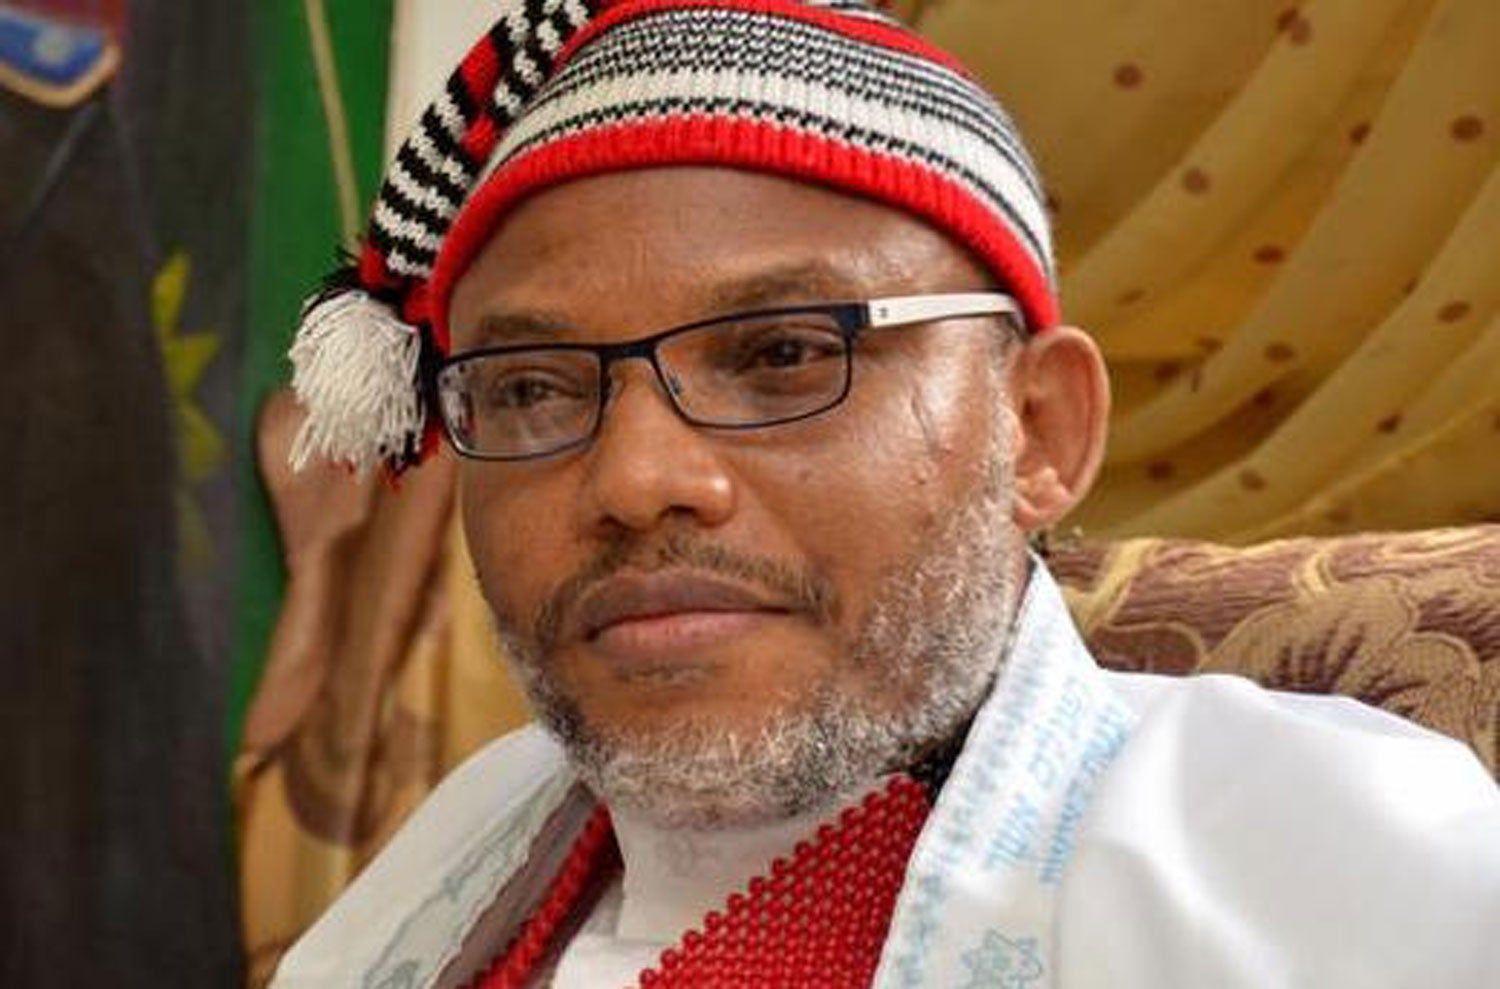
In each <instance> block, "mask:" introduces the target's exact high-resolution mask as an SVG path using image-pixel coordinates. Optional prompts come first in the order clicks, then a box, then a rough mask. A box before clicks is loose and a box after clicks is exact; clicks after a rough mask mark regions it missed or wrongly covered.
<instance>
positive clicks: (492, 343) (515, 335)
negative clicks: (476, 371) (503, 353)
mask: <svg viewBox="0 0 1500 989" xmlns="http://www.w3.org/2000/svg"><path fill="white" fill-rule="evenodd" d="M571 328H572V324H571V323H569V322H568V321H567V320H565V319H562V318H561V317H558V316H553V315H550V314H548V313H545V312H534V311H531V310H525V309H518V310H513V311H499V312H488V313H485V314H484V315H483V316H480V317H479V324H478V325H477V326H476V327H475V328H474V343H475V345H476V346H479V347H498V346H504V345H505V344H509V343H550V342H551V341H553V340H556V339H557V338H558V336H559V335H560V334H561V333H563V332H564V331H566V330H568V329H571Z"/></svg>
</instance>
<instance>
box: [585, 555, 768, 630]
mask: <svg viewBox="0 0 1500 989" xmlns="http://www.w3.org/2000/svg"><path fill="white" fill-rule="evenodd" d="M787 610H789V609H788V608H787V607H786V606H785V605H784V604H782V603H780V602H777V601H772V600H768V599H766V598H765V597H764V596H762V595H760V594H757V593H756V592H755V591H753V590H751V589H749V588H747V587H744V586H742V585H739V584H735V583H732V582H729V581H725V580H720V579H717V578H714V577H707V576H704V575H702V574H694V573H681V572H679V573H656V574H629V575H622V576H617V577H611V578H609V579H608V580H605V581H604V582H602V583H600V584H599V585H598V586H596V587H595V588H594V589H593V590H592V591H591V592H589V593H588V594H587V595H585V596H584V598H583V600H582V601H581V602H579V605H578V610H577V618H576V622H575V623H574V628H575V631H576V634H577V635H578V637H580V638H582V639H585V640H592V639H595V638H597V637H598V636H599V633H601V632H603V631H604V630H606V629H608V628H609V627H610V626H612V625H616V624H619V623H620V622H627V621H635V620H639V619H646V618H662V617H666V616H670V615H680V614H684V613H692V612H747V611H787Z"/></svg>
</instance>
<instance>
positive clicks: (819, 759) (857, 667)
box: [496, 423, 1022, 830]
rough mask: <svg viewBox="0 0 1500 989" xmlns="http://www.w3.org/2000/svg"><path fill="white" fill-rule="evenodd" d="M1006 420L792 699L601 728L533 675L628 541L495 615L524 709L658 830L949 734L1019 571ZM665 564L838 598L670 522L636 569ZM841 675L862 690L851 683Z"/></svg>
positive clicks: (821, 787)
mask: <svg viewBox="0 0 1500 989" xmlns="http://www.w3.org/2000/svg"><path fill="white" fill-rule="evenodd" d="M1004 425H1005V424H1004V423H996V428H995V429H994V430H993V432H992V440H991V443H990V446H991V449H990V451H989V456H988V459H987V464H988V467H987V470H986V471H985V474H984V476H983V477H982V478H981V479H980V481H979V482H978V483H977V484H976V485H975V486H974V488H973V490H971V491H970V492H968V493H967V495H966V497H965V498H964V500H963V501H962V502H961V504H959V505H958V506H957V508H956V510H955V511H953V512H952V513H951V514H950V515H948V517H947V518H946V520H944V521H943V522H941V523H940V524H938V525H936V526H934V531H932V532H928V533H924V534H922V538H919V539H917V540H915V542H914V545H916V546H918V547H920V548H919V549H918V550H917V552H916V553H914V554H913V555H912V556H911V557H909V558H907V559H905V560H903V561H901V562H900V563H899V564H898V565H896V566H893V567H892V568H891V569H890V570H889V571H888V572H887V573H886V574H884V575H883V577H882V578H881V580H880V581H879V583H878V586H877V592H876V594H875V596H874V597H873V599H872V601H871V604H870V606H869V608H868V610H867V613H866V615H865V616H864V618H863V620H862V622H861V625H860V627H859V629H858V630H857V633H856V636H855V638H854V640H853V642H852V645H851V647H850V649H849V650H848V652H847V654H846V656H845V657H843V660H842V662H841V663H840V664H835V668H833V669H831V670H830V671H829V672H828V673H827V674H826V675H825V676H824V677H823V678H821V679H820V680H819V681H818V682H816V683H814V684H813V685H812V686H811V687H810V688H809V689H807V690H804V691H803V692H802V694H801V696H798V697H795V698H789V699H785V700H781V701H779V702H776V703H773V706H771V708H770V709H769V710H768V711H767V712H766V714H765V717H764V718H763V719H762V720H761V721H760V723H759V724H758V725H756V726H754V727H751V728H736V727H730V726H726V725H724V724H723V723H722V721H715V720H712V719H692V718H686V719H678V720H674V722H673V723H672V724H671V725H670V726H667V727H663V728H657V729H652V730H638V731H621V730H611V729H606V728H605V727H603V726H598V725H594V724H591V723H590V722H589V721H588V720H587V719H586V718H585V717H584V715H583V713H582V711H581V709H580V707H579V705H578V704H577V703H576V701H575V700H574V699H573V698H572V697H570V696H568V695H567V694H566V693H565V692H564V691H562V690H561V689H560V688H559V685H558V684H557V682H556V681H555V680H554V679H552V678H551V677H549V676H548V675H547V672H546V662H545V658H546V656H547V654H548V651H549V643H550V641H551V640H552V639H553V638H554V636H555V631H556V628H557V625H558V620H559V619H558V616H559V615H560V614H561V613H562V612H563V611H564V610H565V609H566V607H567V604H566V602H568V601H570V600H576V597H577V596H578V595H579V594H581V593H582V591H583V590H584V589H585V588H587V587H588V586H592V584H594V583H595V582H597V581H598V580H600V579H603V578H604V577H606V576H608V575H609V574H611V573H614V572H615V571H617V570H619V569H621V568H622V567H624V566H625V565H627V564H628V563H630V562H632V559H633V557H634V554H632V553H630V552H629V551H628V548H620V547H615V548H613V549H611V550H609V551H607V552H606V553H605V554H604V555H603V556H601V558H600V559H599V560H596V561H595V562H594V564H593V565H591V566H590V567H588V568H587V569H586V570H585V571H584V572H583V573H580V574H579V575H578V576H576V577H574V578H573V579H571V580H570V581H568V582H567V583H566V584H565V585H564V587H563V588H562V589H561V590H560V591H559V593H558V594H556V595H554V596H553V599H552V600H551V601H550V602H549V603H548V604H547V605H546V606H544V607H543V609H542V610H541V612H540V613H539V614H538V615H537V616H535V619H534V620H533V621H532V622H531V623H530V630H529V632H530V634H525V633H523V631H522V629H520V628H519V627H517V626H516V625H514V624H511V623H508V622H505V621H503V620H501V619H500V618H499V617H498V616H497V618H496V629H497V632H498V634H499V637H500V640H501V643H502V645H503V647H504V649H505V652H506V654H507V655H508V657H509V658H510V660H511V664H512V666H513V669H514V671H515V672H516V674H517V675H518V678H519V680H520V682H521V685H522V687H523V689H524V691H525V693H526V695H527V697H528V699H529V700H530V703H531V706H532V709H533V711H534V712H535V713H536V715H537V718H538V720H539V721H540V722H541V724H542V726H543V727H544V728H545V729H546V730H547V731H548V732H549V733H550V734H551V735H552V736H553V737H555V738H556V739H557V740H558V741H559V742H560V743H561V744H562V746H563V748H564V749H565V751H566V752H567V755H568V760H569V762H570V764H571V765H572V766H573V768H574V769H575V770H576V771H577V772H578V774H579V776H580V778H581V779H582V780H583V781H584V782H585V783H586V784H587V785H588V786H589V788H590V789H592V790H593V791H594V792H595V793H596V794H597V795H598V796H599V797H601V798H602V799H603V800H604V801H605V802H606V803H608V804H609V805H610V806H611V807H614V808H617V809H620V810H625V811H628V812H630V813H632V814H634V815H635V816H637V817H640V818H643V819H645V820H647V821H648V822H651V823H653V824H655V825H656V826H658V827H664V828H687V829H694V830H710V829H715V828H729V827H746V826H752V825H755V824H760V823H765V822H769V821H773V820H780V819H784V818H787V817H791V816H794V815H797V814H802V813H806V812H809V811H812V810H815V809H817V808H819V807H822V806H826V805H829V804H831V803H832V802H834V801H836V800H838V799H839V798H840V797H842V796H844V795H847V794H849V793H851V792H852V791H854V790H856V789H857V788H860V787H863V786H868V785H870V784H872V783H873V782H875V781H876V780H877V779H878V778H879V777H880V776H881V775H883V774H885V773H889V772H892V771H895V770H898V769H902V768H906V767H909V766H911V765H912V764H914V763H915V762H916V761H917V760H918V759H919V758H920V757H921V756H922V755H923V754H924V753H926V752H928V751H930V750H932V749H933V748H935V747H937V746H939V745H941V744H943V743H944V742H947V741H949V740H951V739H953V738H955V736H956V735H957V734H958V733H959V732H960V731H961V730H962V729H963V728H964V727H965V726H966V725H967V723H968V721H969V720H970V719H971V718H972V717H973V714H974V712H975V711H976V710H977V708H978V706H979V704H980V702H981V701H982V700H983V698H984V696H985V694H986V693H987V692H988V690H989V688H990V685H991V683H992V682H993V679H994V677H995V676H996V674H997V672H998V670H999V667H1000V665H1001V663H1002V662H1003V660H1004V653H1005V650H1006V644H1007V641H1008V637H1009V633H1010V627H1011V624H1012V622H1013V619H1014V612H1015V608H1016V599H1017V590H1018V587H1017V585H1018V578H1019V576H1020V574H1021V572H1022V567H1021V566H1020V562H1021V561H1020V560H1019V559H1018V556H1017V554H1018V553H1020V552H1021V551H1022V550H1021V547H1022V540H1021V538H1020V536H1019V534H1018V533H1017V530H1016V529H1015V526H1014V524H1013V523H1012V522H1011V521H1010V509H1011V501H1012V494H1013V468H1012V460H1011V457H1010V450H1009V448H1008V445H1007V443H1006V437H1007V436H1009V435H1011V433H1010V431H1009V430H1008V429H1006V428H1003V426H1004ZM672 565H685V566H687V567H689V568H691V569H695V570H698V571H706V572H711V573H718V574H721V575H725V576H729V577H733V578H736V579H739V580H743V581H747V582H751V583H756V582H758V583H760V584H762V585H763V586H767V587H769V588H771V589H774V590H776V591H777V592H778V593H780V594H783V595H790V596H792V597H793V598H794V599H799V598H800V599H801V600H802V601H803V602H804V603H805V604H806V605H807V606H808V609H809V610H811V611H813V612H814V613H821V614H824V615H828V614H831V613H837V612H838V610H839V608H840V605H839V602H838V600H837V597H836V594H835V592H834V591H833V590H832V588H831V586H830V585H829V583H828V582H827V581H826V579H823V578H821V577H819V576H817V575H813V574H807V573H801V572H798V571H796V570H795V569H793V568H788V567H787V566H785V565H784V564H781V563H778V562H776V561H772V560H764V559H758V558H752V557H744V556H741V555H739V554H735V553H731V552H730V551H728V550H725V549H723V548H721V547H719V546H717V545H713V544H709V543H706V542H704V541H702V540H701V539H699V538H698V537H696V536H693V535H692V534H691V533H688V532H685V531H683V530H678V531H676V532H675V533H674V534H673V535H672V537H671V538H669V539H668V540H666V541H665V543H664V544H663V545H662V546H661V547H660V548H659V549H658V550H657V551H656V553H655V554H654V557H653V558H652V560H651V567H650V568H653V569H654V568H664V567H667V566H672ZM851 673H852V674H853V679H855V680H857V681H858V683H859V686H860V687H862V688H863V689H851V687H852V686H853V684H851V682H850V679H851V677H850V674H851ZM872 692H873V693H876V694H877V695H878V696H876V697H872V696H870V693H872ZM892 698H894V699H895V704H894V706H893V704H892ZM769 700H770V699H768V701H769Z"/></svg>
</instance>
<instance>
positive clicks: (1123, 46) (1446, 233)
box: [915, 0, 1500, 542]
mask: <svg viewBox="0 0 1500 989" xmlns="http://www.w3.org/2000/svg"><path fill="white" fill-rule="evenodd" d="M915 16H916V18H917V21H918V23H919V24H920V25H921V27H922V28H923V30H924V31H925V32H926V33H928V34H929V35H930V36H931V37H933V38H935V39H936V40H937V41H939V42H940V43H942V44H944V45H946V46H947V47H949V48H950V49H952V50H954V51H955V52H956V53H957V54H958V55H959V56H960V57H961V58H963V59H964V60H965V61H966V62H967V63H968V64H969V65H971V66H973V67H974V68H975V69H976V71H978V72H979V74H980V75H981V76H983V78H984V79H985V81H986V82H987V83H988V84H989V85H990V86H991V88H993V89H994V91H995V92H996V93H998V94H999V95H1000V97H1001V99H1002V101H1003V102H1005V103H1006V105H1007V106H1009V107H1010V108H1011V109H1012V111H1013V112H1014V114H1015V116H1016V117H1017V119H1018V121H1019V122H1020V124H1021V127H1022V130H1023V131H1024V132H1025V133H1026V134H1027V135H1028V136H1029V138H1030V140H1031V143H1032V145H1033V147H1034V149H1035V151H1036V154H1037V157H1038V158H1039V160H1040V165H1041V168H1042V173H1043V174H1044V175H1045V176H1046V177H1047V179H1048V182H1049V186H1050V189H1051V192H1052V207H1053V210H1054V219H1055V222H1056V224H1057V229H1058V235H1059V241H1060V244H1059V248H1060V256H1061V262H1062V270H1063V283H1064V298H1065V304H1064V312H1065V313H1066V314H1067V316H1068V318H1069V319H1070V320H1071V321H1074V322H1077V323H1078V324H1080V325H1083V326H1085V327H1087V328H1089V329H1091V330H1092V331H1093V332H1094V333H1095V334H1096V336H1097V337H1098V339H1099V341H1100V343H1101V345H1102V346H1103V348H1104V350H1105V353H1106V355H1107V357H1108V358H1109V361H1110V364H1111V366H1112V368H1113V373H1114V376H1115V385H1116V391H1117V404H1118V408H1117V410H1116V415H1115V422H1114V429H1113V436H1112V445H1111V453H1110V457H1109V461H1108V466H1107V468H1106V471H1105V474H1104V477H1103V478H1102V482H1101V484H1100V485H1099V487H1098V489H1097V490H1096V492H1095V494H1094V496H1093V497H1092V498H1091V499H1090V501H1089V503H1088V504H1087V505H1086V506H1085V507H1084V509H1083V510H1082V511H1081V512H1080V513H1079V515H1078V516H1077V517H1076V519H1075V520H1074V521H1075V524H1077V525H1078V526H1080V527H1082V528H1083V529H1084V531H1086V532H1087V533H1088V534H1089V535H1093V536H1106V537H1115V536H1123V535H1134V534H1151V535H1162V534H1173V535H1185V536H1197V537H1208V538H1214V539H1221V540H1227V541H1232V542H1249V541H1255V540H1260V539H1264V538H1268V537H1272V536H1278V535H1285V534H1290V533H1326V532H1338V531H1344V530H1369V529H1385V528H1412V527H1419V526H1427V525H1441V524H1451V523H1462V522H1473V521H1482V520H1487V519H1488V520H1492V519H1495V518H1497V517H1500V57H1497V53H1500V4H1497V3H1495V2H1493V0H1307V2H1304V3H1301V4H1287V3H1284V2H1275V3H1268V2H1264V0H1257V2H1245V0H1222V2H1205V0H1135V2H1132V3H1120V2H1118V0H1068V2H1066V3H1021V2H996V0H950V2H947V3H935V4H927V5H920V4H919V5H918V6H917V7H916V9H915Z"/></svg>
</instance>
